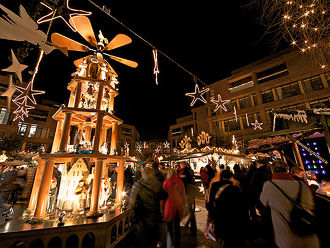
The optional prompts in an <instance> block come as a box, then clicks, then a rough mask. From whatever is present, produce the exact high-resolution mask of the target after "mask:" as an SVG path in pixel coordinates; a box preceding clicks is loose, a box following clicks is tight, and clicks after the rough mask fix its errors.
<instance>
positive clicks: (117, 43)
mask: <svg viewBox="0 0 330 248" xmlns="http://www.w3.org/2000/svg"><path fill="white" fill-rule="evenodd" d="M131 42H132V39H131V38H130V37H128V36H127V35H125V34H117V35H116V36H115V38H113V39H112V40H111V41H110V43H109V44H108V45H107V46H106V47H105V48H104V50H108V51H109V50H112V49H116V48H117V47H121V46H125V45H127V44H130V43H131Z"/></svg>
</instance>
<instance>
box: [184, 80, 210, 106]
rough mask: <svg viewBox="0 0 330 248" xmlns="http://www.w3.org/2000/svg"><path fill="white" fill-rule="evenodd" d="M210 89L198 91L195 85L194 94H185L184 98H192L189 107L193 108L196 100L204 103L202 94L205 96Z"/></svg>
mask: <svg viewBox="0 0 330 248" xmlns="http://www.w3.org/2000/svg"><path fill="white" fill-rule="evenodd" d="M209 90H210V89H209V88H205V89H202V90H199V87H198V84H197V83H196V84H195V92H192V93H186V96H190V97H192V98H193V100H192V102H191V103H190V106H191V107H192V106H194V104H195V103H196V101H197V100H200V101H202V102H203V103H206V100H205V98H204V97H203V94H205V93H206V92H208V91H209Z"/></svg>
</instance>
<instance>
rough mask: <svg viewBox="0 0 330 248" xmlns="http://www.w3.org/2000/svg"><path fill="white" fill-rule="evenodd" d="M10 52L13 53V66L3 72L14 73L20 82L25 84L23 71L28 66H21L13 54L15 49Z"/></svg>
mask: <svg viewBox="0 0 330 248" xmlns="http://www.w3.org/2000/svg"><path fill="white" fill-rule="evenodd" d="M10 51H11V59H12V64H11V66H9V67H8V68H6V69H2V70H3V71H7V72H14V73H15V74H16V75H17V77H18V79H19V81H20V82H21V83H22V82H23V81H22V71H24V70H25V69H26V68H27V67H28V66H27V65H23V64H20V63H19V61H18V60H17V58H16V56H15V53H14V52H13V49H11V50H10Z"/></svg>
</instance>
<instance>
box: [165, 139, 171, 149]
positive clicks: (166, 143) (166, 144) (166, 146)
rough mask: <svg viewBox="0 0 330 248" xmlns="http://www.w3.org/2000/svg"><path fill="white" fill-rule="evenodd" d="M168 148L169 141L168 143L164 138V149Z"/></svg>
mask: <svg viewBox="0 0 330 248" xmlns="http://www.w3.org/2000/svg"><path fill="white" fill-rule="evenodd" d="M169 148H170V143H168V141H167V140H166V142H164V149H169Z"/></svg>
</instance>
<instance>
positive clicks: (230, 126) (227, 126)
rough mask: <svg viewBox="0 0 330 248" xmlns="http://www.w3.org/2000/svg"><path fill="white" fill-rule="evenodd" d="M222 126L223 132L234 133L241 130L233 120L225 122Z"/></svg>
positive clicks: (237, 122) (238, 124)
mask: <svg viewBox="0 0 330 248" xmlns="http://www.w3.org/2000/svg"><path fill="white" fill-rule="evenodd" d="M224 126H225V132H229V131H236V130H240V129H241V125H240V123H239V120H237V121H236V120H235V119H230V120H225V121H224Z"/></svg>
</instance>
